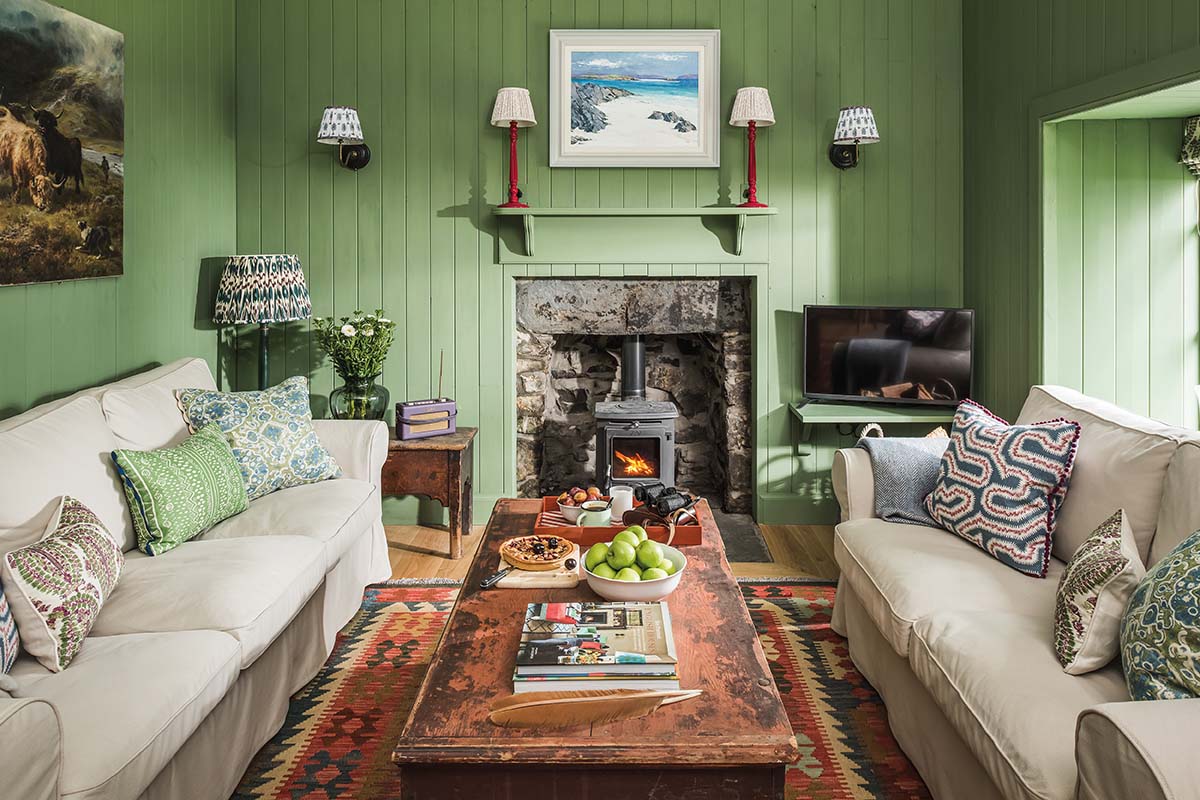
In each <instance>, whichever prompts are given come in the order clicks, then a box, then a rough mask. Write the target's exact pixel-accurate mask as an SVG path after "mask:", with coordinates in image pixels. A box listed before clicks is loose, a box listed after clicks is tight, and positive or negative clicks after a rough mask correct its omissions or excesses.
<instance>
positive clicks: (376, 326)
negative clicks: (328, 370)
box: [313, 308, 396, 381]
mask: <svg viewBox="0 0 1200 800" xmlns="http://www.w3.org/2000/svg"><path fill="white" fill-rule="evenodd" d="M313 327H314V329H315V331H316V335H317V342H318V343H320V345H321V347H322V349H324V350H325V352H326V353H327V354H328V355H329V360H330V361H332V362H333V370H334V372H336V373H337V374H338V376H339V377H340V378H341V379H342V380H344V381H353V380H362V379H364V378H374V377H375V376H376V375H378V374H379V373H381V372H383V362H384V360H385V359H386V358H387V354H388V350H389V349H390V348H391V346H392V340H393V338H395V333H396V323H395V322H392V321H391V320H390V319H388V318H387V317H385V316H384V315H383V309H382V308H377V309H375V313H374V314H364V313H363V312H361V311H355V312H354V316H352V317H341V318H340V319H334V318H333V317H315V318H314V319H313Z"/></svg>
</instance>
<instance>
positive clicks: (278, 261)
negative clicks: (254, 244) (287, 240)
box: [213, 255, 312, 389]
mask: <svg viewBox="0 0 1200 800" xmlns="http://www.w3.org/2000/svg"><path fill="white" fill-rule="evenodd" d="M311 316H312V300H311V299H310V298H309V296H308V286H307V285H306V284H305V283H304V269H303V268H302V267H301V266H300V258H299V257H298V256H292V255H254V256H230V257H229V260H228V261H226V262H225V269H224V271H223V272H222V273H221V281H220V283H219V284H218V285H217V301H216V307H215V309H214V310H213V322H215V323H217V324H223V325H258V326H259V328H258V330H259V348H260V349H259V354H258V388H259V389H266V388H267V383H268V381H269V380H270V374H271V372H270V364H269V363H268V359H269V355H268V352H269V351H268V347H267V343H268V338H269V335H270V325H271V323H273V322H292V321H294V320H299V319H308V318H309V317H311Z"/></svg>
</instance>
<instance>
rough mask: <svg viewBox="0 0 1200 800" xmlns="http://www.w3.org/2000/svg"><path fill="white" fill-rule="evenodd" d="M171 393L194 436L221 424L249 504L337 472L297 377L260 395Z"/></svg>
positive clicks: (302, 382) (305, 389) (301, 379)
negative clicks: (202, 429) (249, 500)
mask: <svg viewBox="0 0 1200 800" xmlns="http://www.w3.org/2000/svg"><path fill="white" fill-rule="evenodd" d="M175 395H176V397H177V398H178V399H179V408H180V409H181V410H182V411H183V417H184V419H185V420H186V421H187V424H188V427H189V428H190V429H191V431H192V432H193V433H195V432H196V431H198V430H200V429H201V428H203V427H204V426H205V425H208V424H210V423H213V422H215V423H217V424H218V425H220V426H221V431H222V432H223V433H224V434H225V438H226V439H227V440H228V441H229V446H230V447H231V448H232V449H233V455H234V456H235V457H236V458H237V461H238V466H239V467H240V468H241V470H242V479H243V480H244V481H245V482H246V495H247V496H248V497H249V499H251V500H254V499H255V498H258V497H262V496H263V495H267V494H270V493H271V492H274V491H277V490H279V489H287V488H288V487H290V486H300V485H302V484H305V483H316V482H318V481H323V480H328V479H329V478H337V477H340V476H341V474H342V470H341V469H340V468H339V467H338V465H337V462H336V461H334V460H333V456H332V455H331V454H330V453H329V451H328V450H326V449H325V448H324V447H323V446H322V445H321V440H320V439H319V438H317V432H316V431H315V430H313V424H312V410H311V409H310V408H309V405H308V378H305V377H304V376H302V375H298V376H296V377H294V378H288V379H287V380H285V381H284V382H283V383H280V384H279V385H277V386H272V387H271V388H270V389H264V390H263V391H260V392H219V391H215V390H211V389H179V390H178V391H176V393H175Z"/></svg>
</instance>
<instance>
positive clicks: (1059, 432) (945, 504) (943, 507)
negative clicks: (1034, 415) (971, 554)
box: [925, 400, 1079, 578]
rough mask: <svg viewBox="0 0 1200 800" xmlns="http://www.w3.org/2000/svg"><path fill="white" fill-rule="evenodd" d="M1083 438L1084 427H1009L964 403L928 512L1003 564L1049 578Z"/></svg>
mask: <svg viewBox="0 0 1200 800" xmlns="http://www.w3.org/2000/svg"><path fill="white" fill-rule="evenodd" d="M1078 439H1079V425H1078V423H1075V422H1069V421H1067V420H1065V419H1055V420H1050V421H1049V422H1039V423H1037V424H1036V425H1009V424H1008V423H1007V422H1005V421H1004V420H1002V419H1000V418H999V417H997V416H996V415H994V414H992V413H991V412H990V411H988V410H987V409H986V408H984V407H983V406H981V405H979V404H978V403H975V402H972V401H970V400H964V401H963V402H961V403H959V406H958V411H956V412H955V414H954V427H953V429H952V430H951V433H950V446H949V447H948V448H946V453H945V455H943V456H942V464H941V467H940V468H939V471H938V481H937V485H936V486H935V487H934V488H933V491H932V492H930V493H929V496H928V497H926V498H925V510H926V511H928V512H929V516H930V517H932V518H933V520H934V521H935V522H936V523H937V524H938V525H941V526H942V527H943V528H945V529H946V530H948V531H950V532H951V533H954V534H956V535H957V536H960V537H962V538H963V539H966V540H967V541H968V542H971V543H972V544H974V545H975V546H977V547H980V548H982V549H983V550H984V551H986V552H987V553H988V554H990V555H991V556H992V557H993V558H995V559H996V560H998V561H1000V562H1001V563H1003V564H1007V565H1008V566H1010V567H1012V568H1013V569H1015V570H1017V571H1019V572H1023V573H1025V574H1026V575H1033V576H1035V577H1038V578H1044V577H1046V569H1047V568H1048V567H1049V565H1050V545H1051V537H1052V536H1053V535H1054V521H1055V514H1057V513H1058V508H1059V506H1060V505H1062V501H1063V498H1064V497H1065V496H1066V493H1067V482H1068V481H1069V480H1070V478H1071V466H1072V465H1073V464H1074V463H1075V443H1076V442H1077V441H1078Z"/></svg>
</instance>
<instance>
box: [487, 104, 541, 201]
mask: <svg viewBox="0 0 1200 800" xmlns="http://www.w3.org/2000/svg"><path fill="white" fill-rule="evenodd" d="M492 124H493V125H495V126H496V127H497V128H508V202H507V203H502V204H501V205H500V208H529V206H527V205H526V204H524V203H522V202H521V191H520V190H519V189H517V128H532V127H533V126H534V125H537V120H536V119H534V117H533V101H532V100H531V99H530V98H529V90H528V89H521V88H518V87H513V86H506V87H504V88H502V89H500V91H498V92H496V104H495V105H494V106H492Z"/></svg>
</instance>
